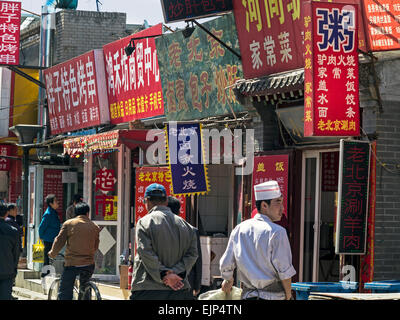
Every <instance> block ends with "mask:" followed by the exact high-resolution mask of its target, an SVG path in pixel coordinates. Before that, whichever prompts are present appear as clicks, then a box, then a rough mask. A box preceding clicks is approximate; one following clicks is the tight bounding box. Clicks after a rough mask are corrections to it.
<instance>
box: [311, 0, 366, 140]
mask: <svg viewBox="0 0 400 320" xmlns="http://www.w3.org/2000/svg"><path fill="white" fill-rule="evenodd" d="M357 7H358V6H357V5H348V4H339V3H322V2H311V3H310V2H308V3H305V5H304V31H305V33H304V34H305V37H304V50H305V51H304V58H305V66H304V72H305V75H304V77H305V79H304V136H306V137H308V136H359V134H360V107H359V92H358V87H359V84H358V51H357V41H358V33H357V18H358V15H357Z"/></svg>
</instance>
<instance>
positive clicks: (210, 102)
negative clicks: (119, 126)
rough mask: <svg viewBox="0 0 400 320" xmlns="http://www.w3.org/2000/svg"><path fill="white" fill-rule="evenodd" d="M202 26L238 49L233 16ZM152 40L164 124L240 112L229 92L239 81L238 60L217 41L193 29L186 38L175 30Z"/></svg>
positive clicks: (240, 72)
mask: <svg viewBox="0 0 400 320" xmlns="http://www.w3.org/2000/svg"><path fill="white" fill-rule="evenodd" d="M203 25H204V27H205V28H207V29H208V30H210V31H211V32H212V33H213V34H214V35H215V36H216V37H218V38H219V39H221V40H222V41H223V42H225V43H227V44H228V45H229V46H231V47H232V48H233V49H234V50H236V51H238V50H239V43H238V41H237V34H236V28H235V23H234V18H233V14H227V15H225V16H223V17H220V18H218V19H214V20H212V21H209V22H206V23H204V24H203ZM155 41H156V46H157V52H158V62H159V65H160V73H161V81H162V89H163V97H164V106H165V108H166V109H165V114H166V117H167V120H168V121H181V120H193V119H201V118H206V117H211V116H218V115H224V114H232V111H233V112H236V113H237V112H242V111H244V109H243V106H242V105H241V104H240V103H239V102H238V101H237V100H236V97H235V94H234V91H233V84H234V83H235V82H236V81H237V80H238V79H240V78H242V68H241V63H240V60H239V59H238V57H237V56H236V55H234V54H233V53H232V52H230V51H229V50H228V49H226V48H225V47H224V46H222V45H221V44H220V43H219V42H218V41H217V40H215V39H214V38H213V37H211V36H210V35H208V34H207V33H206V32H204V31H203V30H201V29H199V28H195V30H194V32H193V34H192V35H191V36H190V37H189V38H185V37H184V36H183V33H182V31H176V32H174V33H172V34H168V35H164V36H163V37H160V38H157V39H156V40H155Z"/></svg>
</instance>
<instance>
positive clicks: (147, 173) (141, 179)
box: [135, 167, 186, 223]
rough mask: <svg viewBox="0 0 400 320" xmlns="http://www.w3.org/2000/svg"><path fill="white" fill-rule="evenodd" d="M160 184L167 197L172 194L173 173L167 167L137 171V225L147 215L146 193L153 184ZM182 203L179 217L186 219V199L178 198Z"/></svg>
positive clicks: (139, 169) (144, 168)
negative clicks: (144, 202) (144, 201)
mask: <svg viewBox="0 0 400 320" xmlns="http://www.w3.org/2000/svg"><path fill="white" fill-rule="evenodd" d="M152 183H158V184H161V185H163V186H164V187H165V190H166V191H167V195H171V194H172V179H171V172H170V171H169V169H168V168H167V167H142V168H138V169H136V194H135V198H136V200H135V223H137V222H138V220H139V219H140V218H142V217H144V216H145V215H146V214H147V210H146V207H145V205H144V204H143V200H144V192H145V190H146V188H147V187H148V186H149V185H150V184H152ZM176 198H178V199H179V200H180V201H181V210H180V213H179V216H180V217H182V218H183V219H186V198H185V197H184V196H176Z"/></svg>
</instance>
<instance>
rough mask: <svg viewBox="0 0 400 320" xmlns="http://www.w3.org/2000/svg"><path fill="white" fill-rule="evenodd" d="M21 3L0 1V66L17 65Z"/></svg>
mask: <svg viewBox="0 0 400 320" xmlns="http://www.w3.org/2000/svg"><path fill="white" fill-rule="evenodd" d="M20 25H21V2H11V1H0V65H2V64H5V65H18V64H19V38H20Z"/></svg>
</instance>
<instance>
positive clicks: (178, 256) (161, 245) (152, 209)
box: [130, 183, 198, 300]
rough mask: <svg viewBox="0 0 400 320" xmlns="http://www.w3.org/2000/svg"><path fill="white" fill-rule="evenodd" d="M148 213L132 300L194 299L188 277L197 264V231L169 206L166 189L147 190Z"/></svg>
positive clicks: (140, 227) (140, 230)
mask: <svg viewBox="0 0 400 320" xmlns="http://www.w3.org/2000/svg"><path fill="white" fill-rule="evenodd" d="M144 198H145V199H144V202H145V206H146V209H147V211H148V214H147V215H146V216H144V217H143V218H141V219H139V221H138V223H137V225H136V245H137V252H136V256H135V262H134V273H133V279H132V295H131V297H130V299H131V300H192V299H193V295H192V294H191V292H190V285H189V282H188V279H187V277H188V275H189V272H190V270H191V269H192V267H193V265H194V264H195V262H196V260H197V257H198V253H197V252H198V251H197V238H196V232H195V229H194V228H193V227H192V226H191V225H190V224H189V223H187V222H186V221H185V220H184V219H182V218H181V217H179V216H177V215H175V214H173V213H172V211H171V209H170V208H169V207H168V206H167V205H168V200H167V193H166V190H165V188H164V187H163V186H162V185H160V184H156V183H153V184H151V185H150V186H148V187H147V188H146V191H145V195H144Z"/></svg>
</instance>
